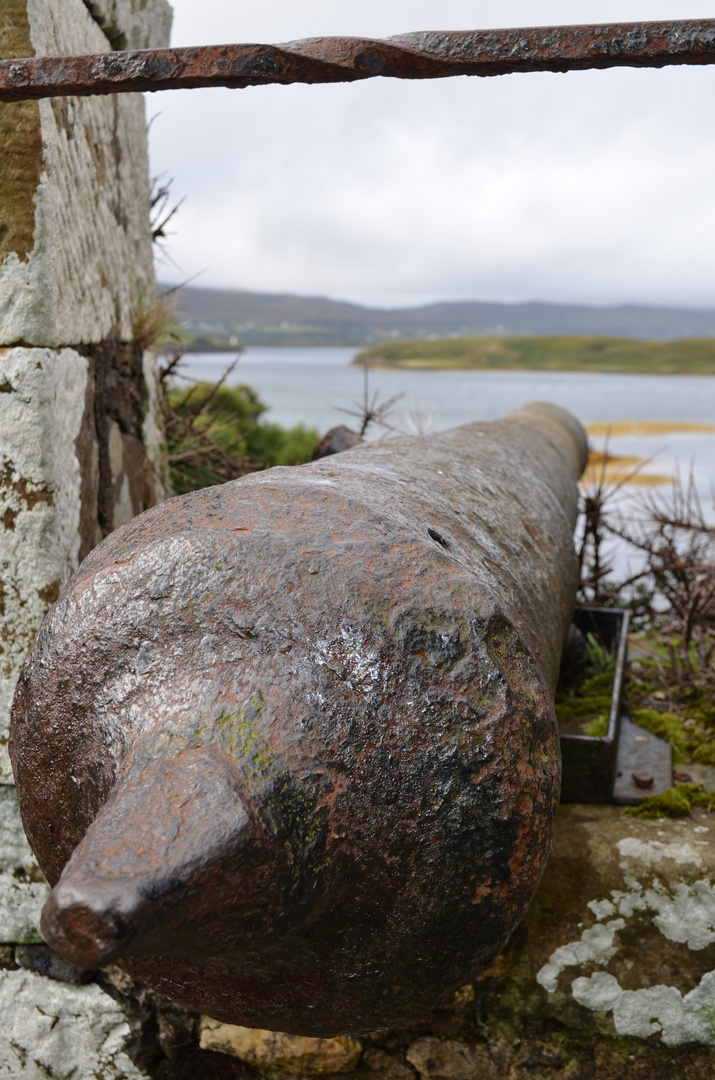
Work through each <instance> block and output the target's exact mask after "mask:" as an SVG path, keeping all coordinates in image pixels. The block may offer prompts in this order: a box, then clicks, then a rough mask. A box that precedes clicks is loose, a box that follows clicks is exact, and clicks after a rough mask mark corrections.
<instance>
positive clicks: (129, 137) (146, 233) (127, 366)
mask: <svg viewBox="0 0 715 1080" xmlns="http://www.w3.org/2000/svg"><path fill="white" fill-rule="evenodd" d="M170 27H171V8H170V7H169V5H168V3H167V2H166V0H92V2H89V0H87V2H86V3H85V2H83V0H2V4H1V5H0V56H4V57H10V56H28V55H32V54H35V53H36V54H38V55H40V54H44V55H53V54H63V53H88V52H107V51H110V50H111V49H112V48H117V47H123V46H125V45H129V46H131V47H137V48H142V47H145V48H146V47H152V46H162V45H167V44H168V42H169V31H170ZM149 213H150V195H149V179H148V160H147V146H146V120H145V113H144V102H143V100H142V98H141V97H138V96H133V95H132V96H125V97H121V98H91V99H84V100H76V99H63V100H58V101H42V102H40V103H37V102H29V103H18V104H12V105H8V104H0V968H2V969H6V970H0V1009H1V1011H2V1015H3V1024H2V1030H1V1031H0V1073H2V1075H4V1076H5V1075H10V1076H15V1075H17V1076H22V1077H34V1076H36V1075H37V1076H40V1075H42V1076H47V1075H50V1076H55V1075H57V1076H60V1075H62V1076H65V1075H70V1074H72V1075H80V1074H81V1075H83V1076H84V1075H94V1074H97V1075H100V1074H101V1075H102V1076H107V1077H115V1076H116V1077H124V1076H132V1077H133V1076H140V1075H142V1074H141V1073H140V1072H138V1071H137V1070H136V1068H135V1067H134V1065H133V1064H132V1062H131V1061H130V1059H129V1058H128V1057H127V1055H126V1053H125V1048H124V1046H125V1043H126V1041H127V1037H128V1033H129V1027H128V1025H127V1017H126V1015H125V1014H124V1012H123V1011H122V1009H121V1008H120V1007H119V1006H118V1005H116V1003H114V1002H113V1001H112V1000H111V998H109V997H107V995H106V994H104V993H103V992H102V991H101V990H100V989H99V987H97V986H95V985H92V986H89V985H88V986H70V985H69V984H68V983H63V982H57V981H52V980H50V979H47V978H44V977H43V976H42V975H41V974H37V973H36V972H31V971H27V970H24V969H23V968H22V967H20V968H17V967H16V964H17V962H18V960H17V958H18V955H19V953H18V949H17V946H18V945H23V946H24V947H25V950H26V955H25V954H22V955H25V959H26V962H27V963H28V964H29V963H30V960H28V959H27V958H28V956H31V955H32V956H35V960H37V955H36V954H33V953H32V951H30V953H27V946H28V944H29V945H30V947H31V950H32V948H39V947H40V946H33V945H32V943H33V942H38V943H39V942H40V940H41V939H40V937H39V933H38V930H37V916H38V913H39V910H40V908H41V906H42V904H43V902H44V899H45V897H46V895H47V886H46V885H45V883H44V881H43V879H42V875H41V873H40V871H39V868H38V867H37V865H36V863H35V860H34V858H33V856H32V853H31V851H30V849H29V846H28V845H27V841H26V840H25V837H24V834H23V831H22V826H21V823H20V819H19V814H18V811H17V804H16V800H15V796H14V789H13V788H12V775H11V771H10V766H9V759H8V755H7V734H8V720H9V711H10V704H11V701H12V695H13V691H14V686H15V682H16V680H17V675H18V672H19V669H20V666H21V664H22V662H23V659H24V656H25V654H26V652H27V650H28V648H29V645H30V643H31V641H32V639H33V638H34V635H35V634H36V632H37V630H38V628H39V625H40V623H41V621H42V619H43V617H44V615H45V613H46V611H47V609H48V607H49V606H50V604H51V603H52V602H53V601H54V600H55V599H56V597H57V595H58V592H59V590H60V588H61V587H62V585H63V584H64V583H65V582H66V581H67V579H68V578H69V576H70V574H71V573H72V572H73V571H74V569H75V568H76V567H77V566H78V564H79V562H80V561H81V559H82V558H83V557H84V556H85V555H86V554H87V553H88V552H89V551H90V550H91V548H92V547H94V545H95V544H96V543H98V541H99V540H101V539H102V538H103V537H104V536H106V535H107V533H109V532H110V531H111V530H112V529H113V528H115V527H116V526H117V525H119V524H122V523H123V522H125V521H127V520H129V519H130V518H131V517H133V516H134V515H135V514H137V513H140V512H141V511H142V510H144V509H146V508H147V507H148V506H151V505H152V504H153V503H155V502H156V501H157V500H159V499H160V498H162V497H163V496H164V485H163V467H162V448H161V433H160V429H159V425H158V422H157V401H156V381H155V361H154V357H153V356H152V355H151V354H150V353H147V352H145V351H144V349H143V348H142V347H141V346H140V345H139V344H137V343H136V342H135V338H136V336H137V335H136V330H137V325H138V324H139V323H140V321H141V317H142V313H143V312H144V311H145V310H146V306H147V303H148V302H149V301H150V298H151V297H152V295H153V285H154V278H153V265H152V252H151V230H150V227H149ZM12 947H15V948H14V949H13V948H12ZM20 952H21V950H20ZM7 969H10V970H7ZM43 1002H44V1004H43ZM38 1009H39V1010H41V1011H42V1010H44V1014H45V1015H46V1019H45V1021H43V1020H42V1019H41V1015H39V1014H38Z"/></svg>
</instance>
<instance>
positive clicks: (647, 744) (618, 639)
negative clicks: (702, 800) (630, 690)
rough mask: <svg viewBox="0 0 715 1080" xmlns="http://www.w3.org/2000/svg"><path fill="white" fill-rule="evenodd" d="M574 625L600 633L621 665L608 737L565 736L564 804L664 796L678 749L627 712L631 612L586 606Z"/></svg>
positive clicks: (616, 675) (617, 667) (616, 676)
mask: <svg viewBox="0 0 715 1080" xmlns="http://www.w3.org/2000/svg"><path fill="white" fill-rule="evenodd" d="M574 623H575V625H576V626H577V627H578V629H579V630H581V632H582V633H584V634H585V633H588V632H591V633H594V634H595V635H596V636H597V637H598V638H599V639H600V640H601V641H602V642H603V643H604V645H605V646H606V647H607V648H609V649H610V650H611V652H612V653H614V654H615V657H616V665H615V671H614V676H613V693H612V695H611V708H610V713H609V718H608V733H607V734H606V735H605V736H603V737H601V738H597V737H595V736H591V735H571V734H562V736H561V756H562V759H563V780H562V788H561V801H562V802H591V803H606V802H612V803H619V804H621V805H626V804H630V805H634V804H636V803H639V802H641V801H642V800H643V799H644V798H646V797H647V796H649V795H660V794H662V793H663V792H664V791H666V790H667V789H668V788H669V787H670V786H671V785H672V783H673V750H672V747H671V746H670V744H669V743H667V742H665V741H664V740H663V739H659V738H658V737H657V736H656V735H652V734H651V733H650V732H649V731H646V730H645V729H644V728H642V727H639V726H638V725H637V724H634V723H632V722H631V720H629V719H628V717H626V716H623V715H622V713H621V697H622V691H623V679H624V675H625V671H626V664H627V659H628V630H629V626H630V612H629V611H625V610H623V609H621V608H580V609H579V610H578V611H577V612H576V614H575V616H574Z"/></svg>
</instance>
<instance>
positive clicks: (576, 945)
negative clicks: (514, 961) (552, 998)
mask: <svg viewBox="0 0 715 1080" xmlns="http://www.w3.org/2000/svg"><path fill="white" fill-rule="evenodd" d="M625 925H626V924H625V922H624V921H623V919H614V920H613V921H612V922H609V923H606V924H605V925H604V924H602V923H596V925H595V926H591V927H589V929H588V930H584V932H583V933H582V934H581V940H580V941H571V942H569V944H568V945H562V946H561V947H560V948H558V949H557V950H556V951H555V952H554V953H552V954H551V957H550V958H549V962H548V964H544V966H543V967H542V968H541V970H540V971H539V973H538V975H537V976H536V981H537V982H538V983H539V984H540V985H541V986H543V988H544V990H548V991H549V993H550V994H553V993H555V991H556V990H558V986H559V976H560V975H561V973H562V972H564V971H565V970H566V968H567V967H579V966H580V965H581V964H605V963H607V962H608V961H609V960H610V959H611V957H612V956H615V955H616V953H617V952H618V947H617V946H616V945H614V944H613V942H614V939H615V936H616V933H617V931H618V930H623V928H624V927H625Z"/></svg>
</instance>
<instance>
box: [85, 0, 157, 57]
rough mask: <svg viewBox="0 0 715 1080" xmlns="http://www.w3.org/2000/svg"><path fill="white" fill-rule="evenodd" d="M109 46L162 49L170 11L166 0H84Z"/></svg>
mask: <svg viewBox="0 0 715 1080" xmlns="http://www.w3.org/2000/svg"><path fill="white" fill-rule="evenodd" d="M84 3H85V5H86V6H87V8H88V10H89V12H90V14H91V16H92V18H93V19H94V20H95V21H96V22H97V23H98V24H99V26H100V27H101V28H102V30H103V31H104V34H105V35H106V37H107V38H108V39H109V41H110V43H111V45H112V48H113V49H163V48H166V47H167V46H168V44H169V38H170V37H171V22H172V19H173V17H174V13H173V11H172V9H171V6H170V5H169V4H168V3H167V0H84Z"/></svg>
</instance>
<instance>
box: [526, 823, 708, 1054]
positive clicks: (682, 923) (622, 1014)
mask: <svg viewBox="0 0 715 1080" xmlns="http://www.w3.org/2000/svg"><path fill="white" fill-rule="evenodd" d="M617 846H618V851H619V854H620V855H621V856H622V860H623V861H622V862H621V864H620V865H621V868H622V869H626V868H627V869H631V868H632V866H633V864H634V863H636V864H640V868H641V870H646V872H647V871H648V870H649V869H650V868H651V867H652V866H654V865H656V864H659V863H666V861H668V860H669V861H670V862H671V863H674V864H675V865H676V866H684V865H690V866H695V867H699V866H702V860H701V857H700V855H699V854H698V852H697V851H695V850H694V849H693V848H692V847H691V845H690V844H688V843H663V842H661V841H658V840H655V841H643V840H639V839H638V838H636V837H626V838H624V839H623V840H621V841H620V842H619V843H618V845H617ZM663 869H664V870H665V867H664V868H663ZM663 876H665V874H664V875H663ZM624 884H625V888H624V889H613V890H612V891H611V894H610V897H609V898H604V899H594V900H591V901H590V902H589V903H588V905H587V906H588V908H589V910H590V911H591V912H592V913H593V914H594V915H595V916H596V920H597V921H596V923H595V924H594V925H593V926H591V927H589V928H587V929H586V930H584V931H583V933H582V934H581V938H580V940H579V941H574V942H569V943H568V944H566V945H562V946H560V947H559V948H558V949H556V950H555V952H554V953H553V954H552V955H551V957H550V958H549V960H548V962H547V963H546V964H545V965H544V966H543V967H542V968H541V970H540V971H539V972H538V974H537V976H536V978H537V982H538V983H539V984H540V985H541V986H543V987H544V989H545V990H547V991H548V992H549V993H555V992H556V991H557V990H558V989H559V978H560V976H561V975H562V974H563V972H564V971H565V970H566V968H568V967H578V966H580V965H582V964H592V965H598V966H600V967H606V966H607V964H608V962H609V961H610V960H611V959H613V957H614V956H616V954H617V953H618V949H619V945H618V937H617V935H618V932H619V931H620V930H623V929H624V928H625V927H626V926H627V923H628V920H629V919H631V918H632V917H633V916H634V915H636V914H640V915H648V914H649V915H650V916H651V918H652V923H653V925H654V926H655V927H656V928H657V929H658V930H659V931H660V933H661V934H662V935H663V937H664V938H666V939H667V940H669V941H673V942H677V943H679V944H684V945H687V946H688V948H689V949H691V950H693V951H700V950H702V949H705V948H707V947H708V946H709V945H712V944H713V943H715V886H713V884H712V882H711V881H710V879H709V878H707V877H704V878H701V879H700V880H698V881H695V882H687V881H683V880H675V881H671V882H670V883H668V884H664V883H663V882H662V881H661V880H660V879H659V878H654V879H653V880H651V881H649V882H648V883H647V884H644V883H643V882H642V881H640V880H639V879H638V878H637V877H636V876H635V874H634V873H629V874H627V875H626V876H625V881H624ZM614 915H617V916H619V917H618V918H615V919H614V918H613V916H614ZM605 920H608V921H605ZM571 991H572V994H573V997H574V999H575V1000H576V1001H577V1002H578V1003H579V1004H580V1005H583V1006H584V1007H585V1008H588V1009H591V1010H593V1011H594V1012H604V1013H611V1014H612V1016H613V1022H614V1025H615V1027H616V1031H617V1032H618V1033H619V1035H626V1036H631V1037H635V1038H642V1039H647V1038H650V1037H652V1036H656V1035H659V1036H660V1038H661V1041H662V1042H663V1043H664V1044H665V1045H667V1046H681V1045H683V1044H685V1043H700V1044H702V1045H705V1046H711V1045H715V971H711V972H708V973H707V974H706V975H704V976H703V978H702V979H701V981H700V983H699V984H698V986H697V987H696V988H695V989H694V990H692V991H691V992H690V993H688V994H685V995H683V994H682V993H681V991H680V990H678V989H677V987H675V986H663V985H658V986H652V987H647V988H645V989H641V990H626V989H624V988H623V987H622V986H621V985H620V983H619V982H618V979H617V978H616V976H615V975H613V974H611V973H610V972H607V971H596V972H593V973H592V974H591V975H590V976H589V977H583V976H582V977H580V978H577V979H575V980H574V981H573V983H572V985H571Z"/></svg>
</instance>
